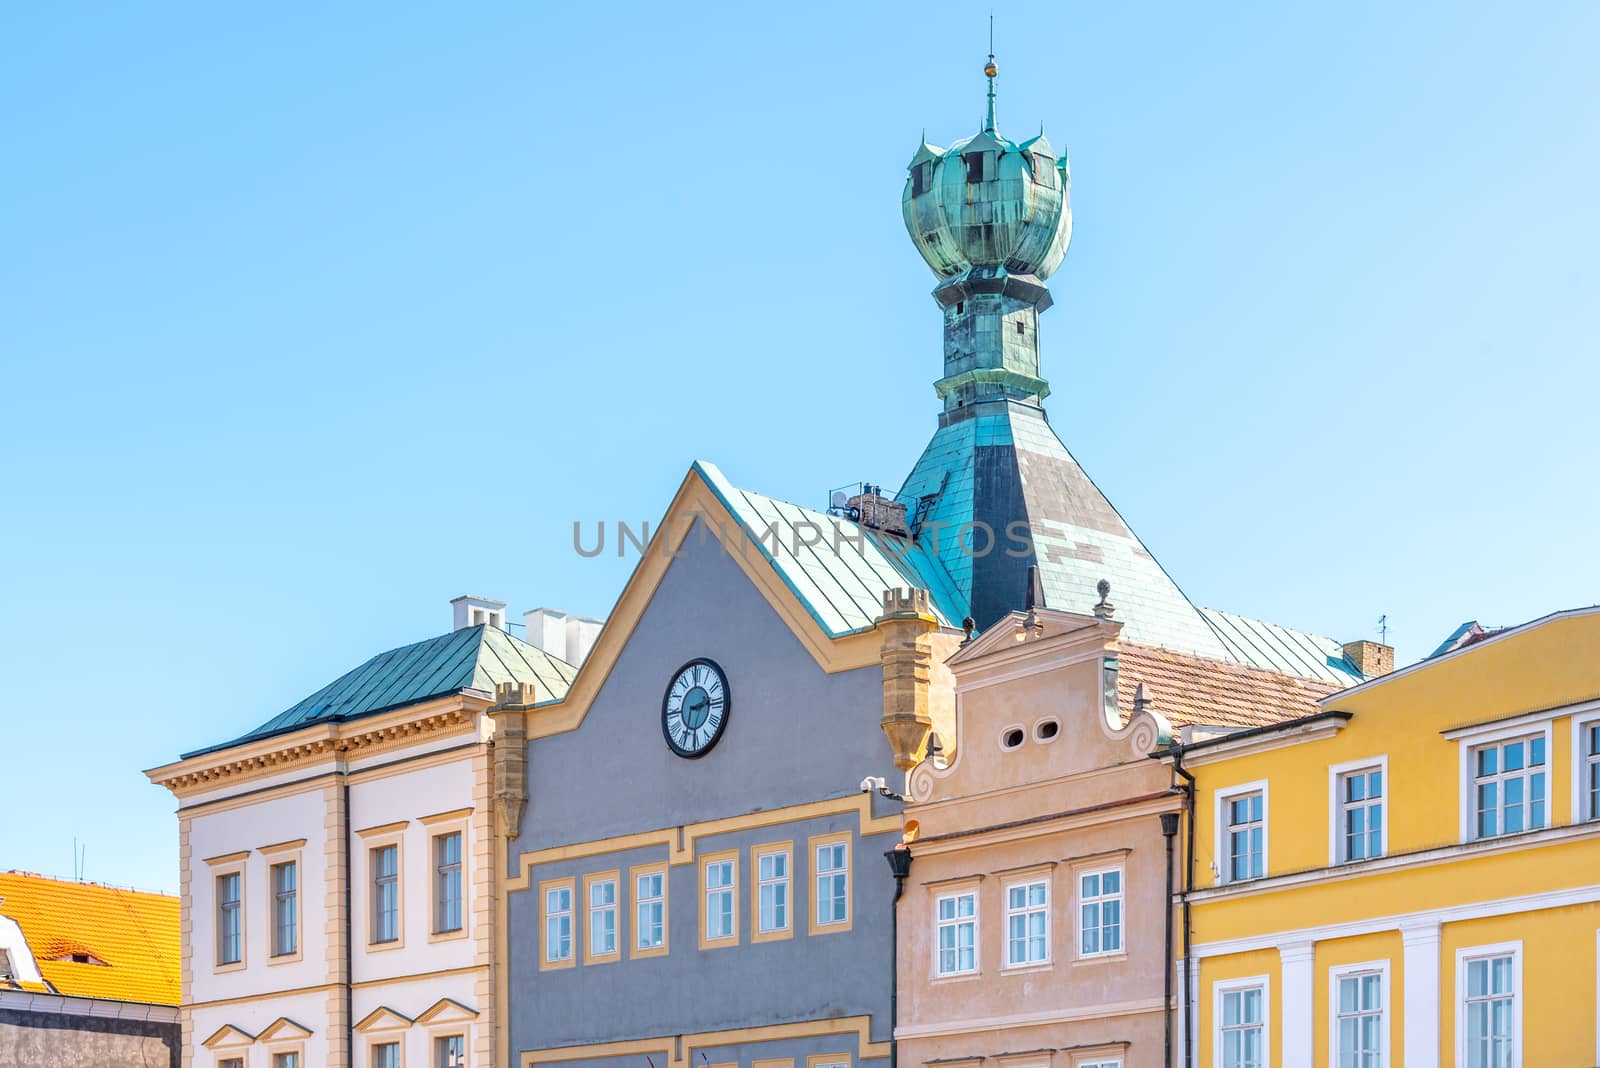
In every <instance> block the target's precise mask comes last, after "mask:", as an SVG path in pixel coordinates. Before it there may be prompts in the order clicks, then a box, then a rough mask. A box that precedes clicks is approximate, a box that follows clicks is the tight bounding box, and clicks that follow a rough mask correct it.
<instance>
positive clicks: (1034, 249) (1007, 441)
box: [897, 56, 1234, 660]
mask: <svg viewBox="0 0 1600 1068" xmlns="http://www.w3.org/2000/svg"><path fill="white" fill-rule="evenodd" d="M997 73H998V69H997V67H996V65H995V63H994V57H993V56H990V57H989V62H988V63H987V64H986V65H985V67H984V75H985V77H986V78H987V79H988V103H987V108H986V111H985V121H984V129H982V130H980V131H978V133H977V134H976V135H975V136H973V137H970V138H967V139H965V140H961V141H957V142H956V143H955V144H953V145H951V146H950V147H949V148H948V149H939V148H937V147H935V146H930V145H927V144H925V143H921V146H920V147H919V148H918V150H917V152H916V154H915V155H914V156H913V157H912V160H911V163H910V164H909V165H908V168H907V175H906V184H905V190H904V193H903V194H902V197H901V204H902V209H903V212H902V213H903V215H904V218H905V223H906V229H907V232H908V233H909V234H910V237H911V240H912V242H913V244H915V245H916V247H917V250H918V251H919V252H920V253H921V254H922V256H923V259H924V260H925V261H926V262H927V264H928V266H929V267H930V268H931V269H932V270H933V272H934V274H935V276H937V277H938V278H939V284H938V286H937V287H936V288H935V289H934V292H933V296H934V300H935V301H936V302H937V303H938V305H939V308H940V310H941V313H942V315H943V318H944V375H943V377H941V378H940V379H939V381H937V382H936V383H935V384H934V389H935V391H936V392H937V394H938V396H939V397H940V399H941V400H942V402H943V411H942V412H941V413H940V415H939V427H938V430H937V431H935V433H934V435H933V440H932V441H930V442H929V443H928V447H927V448H926V449H925V450H924V451H923V454H922V457H921V459H919V460H918V461H917V464H916V466H915V467H914V468H913V469H912V471H911V474H910V476H909V477H908V478H907V479H906V481H905V484H904V485H903V486H902V487H901V490H900V493H899V494H898V495H897V496H898V499H899V500H900V501H902V502H903V503H905V504H906V506H907V509H908V511H909V513H910V517H911V528H912V533H913V535H914V536H915V537H916V539H917V541H918V542H919V543H923V544H925V545H927V546H929V549H930V551H932V552H934V553H935V554H936V555H937V556H938V558H939V560H940V562H941V563H942V565H943V566H944V568H945V570H946V571H947V572H948V573H949V575H950V578H951V581H952V584H953V585H954V587H955V588H956V590H957V591H958V593H959V595H960V597H961V599H962V602H963V607H964V608H965V609H966V610H967V612H968V613H969V614H970V615H971V616H972V618H973V620H974V622H975V623H976V624H977V626H978V627H979V629H982V628H984V627H987V626H989V625H990V624H992V623H993V622H994V621H995V620H997V619H999V618H1001V617H1002V616H1003V615H1004V614H1005V613H1006V612H1009V611H1011V610H1012V609H1014V608H1017V607H1019V606H1020V604H1021V598H1022V595H1023V590H1024V589H1025V588H1026V581H1027V572H1028V567H1029V566H1030V565H1034V564H1037V565H1038V567H1039V572H1040V578H1041V579H1042V581H1043V586H1044V592H1045V599H1046V602H1047V603H1048V604H1049V606H1050V607H1052V608H1061V609H1066V610H1068V611H1074V612H1083V613H1086V614H1087V613H1089V612H1092V611H1093V610H1094V608H1095V606H1096V605H1097V604H1100V603H1101V602H1102V601H1103V600H1105V598H1103V597H1102V595H1101V593H1100V592H1099V584H1100V583H1101V582H1102V581H1105V582H1109V583H1110V585H1111V590H1110V594H1109V600H1110V602H1111V603H1113V604H1114V605H1115V618H1116V619H1117V620H1119V621H1120V622H1122V624H1123V635H1124V637H1125V638H1126V639H1127V640H1129V641H1133V642H1139V643H1143V644H1148V645H1160V646H1166V647H1168V648H1172V649H1177V650H1182V651H1185V652H1191V653H1198V654H1201V655H1203V656H1210V657H1215V658H1217V659H1219V660H1231V659H1234V657H1233V656H1232V655H1231V653H1230V650H1229V648H1228V646H1227V645H1225V644H1224V642H1223V641H1222V639H1221V637H1219V635H1218V634H1217V632H1216V630H1215V629H1214V628H1213V627H1212V626H1211V625H1210V623H1209V622H1208V621H1207V619H1206V617H1205V616H1204V615H1203V614H1202V613H1201V612H1200V610H1199V609H1198V608H1196V607H1195V606H1194V605H1193V604H1192V603H1190V601H1189V599H1188V598H1187V597H1185V596H1184V594H1183V591H1182V590H1180V589H1178V586H1177V584H1176V583H1174V582H1173V581H1172V579H1171V578H1170V577H1169V576H1168V575H1167V573H1166V572H1165V571H1164V570H1163V569H1162V567H1161V565H1160V563H1159V562H1157V560H1156V558H1155V557H1154V556H1153V555H1152V554H1151V553H1150V551H1149V550H1148V549H1147V548H1145V546H1144V544H1143V543H1142V542H1141V541H1140V540H1139V538H1138V536H1137V535H1135V534H1134V532H1133V530H1132V529H1131V528H1130V527H1129V526H1128V524H1127V523H1126V522H1125V521H1124V520H1123V518H1122V516H1121V515H1119V514H1118V512H1117V510H1116V509H1115V508H1114V507H1112V505H1111V502H1110V501H1108V500H1107V499H1106V497H1105V495H1104V494H1103V493H1101V492H1100V490H1099V488H1098V487H1096V486H1095V484H1094V482H1093V481H1091V480H1090V478H1089V476H1088V475H1087V474H1085V473H1084V470H1083V468H1081V467H1080V466H1079V465H1078V462H1077V461H1076V460H1074V459H1073V457H1072V454H1071V453H1070V452H1068V451H1067V448H1066V446H1065V445H1063V444H1062V443H1061V440H1060V438H1058V437H1057V436H1056V433H1055V431H1054V430H1053V429H1052V428H1051V426H1050V422H1049V419H1048V418H1047V417H1046V415H1045V411H1044V407H1043V401H1044V398H1045V397H1046V396H1048V395H1049V392H1050V389H1049V385H1048V383H1047V382H1046V381H1045V379H1044V377H1043V376H1042V374H1041V373H1040V365H1039V317H1040V315H1041V314H1042V313H1043V312H1044V311H1046V310H1047V309H1048V308H1049V307H1050V304H1051V298H1050V291H1049V289H1048V288H1047V287H1046V285H1045V281H1044V280H1045V279H1046V278H1048V277H1049V275H1050V274H1051V272H1053V271H1054V270H1055V269H1056V267H1057V266H1059V265H1060V263H1061V260H1062V258H1063V257H1064V256H1065V255H1066V251H1067V245H1068V243H1069V242H1070V241H1071V237H1072V211H1071V206H1070V199H1069V194H1070V187H1071V173H1070V171H1069V169H1068V167H1067V161H1066V155H1065V153H1062V154H1061V155H1060V156H1059V157H1058V156H1056V154H1055V153H1054V151H1053V150H1052V148H1051V146H1050V142H1049V141H1048V140H1046V139H1045V138H1044V136H1043V134H1042V131H1041V134H1040V136H1038V137H1035V138H1031V139H1029V140H1027V141H1024V142H1022V143H1020V144H1019V143H1017V142H1014V141H1011V140H1008V139H1007V138H1005V137H1003V136H1002V135H1001V134H1000V132H999V130H998V129H996V128H995V126H996V124H995V118H994V115H995V105H994V94H995V89H994V86H995V78H996V75H997Z"/></svg>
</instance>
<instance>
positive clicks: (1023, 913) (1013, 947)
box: [1006, 879, 1050, 967]
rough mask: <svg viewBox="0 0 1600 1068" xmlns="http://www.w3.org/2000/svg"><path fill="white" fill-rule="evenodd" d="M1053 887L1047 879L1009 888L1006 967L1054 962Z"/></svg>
mask: <svg viewBox="0 0 1600 1068" xmlns="http://www.w3.org/2000/svg"><path fill="white" fill-rule="evenodd" d="M1049 927H1050V885H1049V884H1048V883H1046V882H1045V881H1044V880H1043V879H1036V880H1034V881H1033V882H1027V883H1016V884H1014V885H1012V886H1008V887H1006V966H1007V967H1015V966H1018V965H1023V964H1043V963H1044V962H1045V961H1047V960H1049V959H1050V936H1049Z"/></svg>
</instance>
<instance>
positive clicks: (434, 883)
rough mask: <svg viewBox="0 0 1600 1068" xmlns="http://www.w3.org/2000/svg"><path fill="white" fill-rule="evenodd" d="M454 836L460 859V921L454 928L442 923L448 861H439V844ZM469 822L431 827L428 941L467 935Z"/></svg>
mask: <svg viewBox="0 0 1600 1068" xmlns="http://www.w3.org/2000/svg"><path fill="white" fill-rule="evenodd" d="M451 835H455V836H456V838H457V840H458V843H459V844H458V846H457V853H456V856H457V859H456V862H455V875H456V907H457V909H458V910H459V913H460V915H459V917H458V919H459V921H460V922H459V923H458V924H457V926H455V927H442V926H441V925H440V923H441V920H440V912H441V910H442V908H443V905H444V894H443V889H444V885H443V878H444V873H445V869H446V868H448V867H449V865H448V864H444V863H441V862H440V860H439V846H440V844H441V843H442V842H443V841H444V840H445V839H446V838H449V837H450V836H451ZM467 857H468V852H467V824H466V821H465V820H462V821H461V822H460V823H455V822H445V823H436V824H433V825H431V826H429V827H428V941H430V942H449V941H453V940H455V939H458V938H466V937H467V925H468V922H469V918H470V916H471V913H472V909H471V908H470V907H469V900H468V893H469V890H468V888H469V887H470V885H471V883H470V882H469V881H468V867H469V865H468V863H467Z"/></svg>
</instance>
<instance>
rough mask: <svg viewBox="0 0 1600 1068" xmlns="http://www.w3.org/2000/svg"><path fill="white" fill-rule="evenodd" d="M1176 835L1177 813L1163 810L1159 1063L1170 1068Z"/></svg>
mask: <svg viewBox="0 0 1600 1068" xmlns="http://www.w3.org/2000/svg"><path fill="white" fill-rule="evenodd" d="M1177 836H1178V814H1177V813H1176V812H1163V813H1162V814H1161V837H1163V838H1165V839H1166V840H1167V900H1166V906H1167V907H1166V909H1165V911H1166V919H1167V930H1166V942H1165V945H1166V957H1165V958H1164V959H1165V960H1166V962H1167V966H1166V967H1165V968H1164V969H1162V971H1163V973H1164V979H1165V987H1166V988H1165V990H1164V991H1163V997H1162V999H1161V1005H1162V1010H1163V1011H1162V1015H1163V1016H1164V1017H1165V1021H1164V1022H1165V1026H1166V1037H1165V1042H1166V1047H1165V1048H1166V1056H1164V1057H1163V1058H1162V1059H1161V1063H1162V1064H1164V1065H1166V1066H1167V1068H1172V850H1173V846H1174V844H1175V842H1176V839H1177Z"/></svg>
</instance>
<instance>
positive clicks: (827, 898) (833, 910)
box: [812, 838, 850, 927]
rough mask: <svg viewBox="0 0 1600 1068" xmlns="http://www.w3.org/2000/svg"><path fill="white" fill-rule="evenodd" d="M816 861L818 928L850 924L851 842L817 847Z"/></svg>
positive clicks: (837, 842)
mask: <svg viewBox="0 0 1600 1068" xmlns="http://www.w3.org/2000/svg"><path fill="white" fill-rule="evenodd" d="M812 857H813V859H815V861H816V868H815V869H814V871H815V873H816V909H815V915H816V921H817V922H816V925H817V926H818V927H829V926H833V925H837V924H844V923H848V922H849V921H850V842H849V840H848V838H844V839H840V840H837V841H827V842H821V843H814V844H813V848H812Z"/></svg>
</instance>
